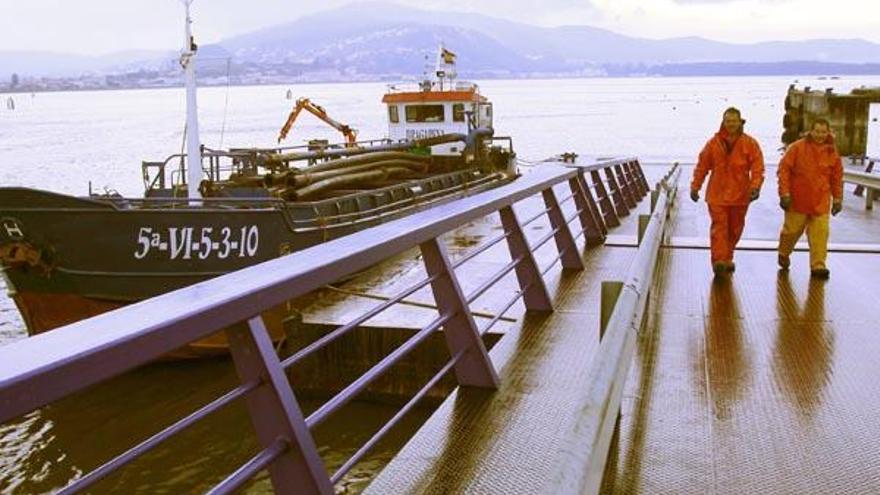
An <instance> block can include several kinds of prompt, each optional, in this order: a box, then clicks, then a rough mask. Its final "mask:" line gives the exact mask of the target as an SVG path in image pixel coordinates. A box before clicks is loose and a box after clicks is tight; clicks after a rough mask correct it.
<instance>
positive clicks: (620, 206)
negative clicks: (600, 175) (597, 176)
mask: <svg viewBox="0 0 880 495" xmlns="http://www.w3.org/2000/svg"><path fill="white" fill-rule="evenodd" d="M605 177H606V178H607V179H608V187H609V188H611V198H612V200H613V201H614V209H615V211H616V212H617V216H618V217H625V216H627V215H629V208H627V203H626V199H625V198H624V197H623V191H621V190H620V186H619V185H617V179H615V178H614V170H612V167H605Z"/></svg>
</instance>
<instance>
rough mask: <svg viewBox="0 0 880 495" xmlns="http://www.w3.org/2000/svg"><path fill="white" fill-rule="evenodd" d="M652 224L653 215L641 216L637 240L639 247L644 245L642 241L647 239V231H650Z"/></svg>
mask: <svg viewBox="0 0 880 495" xmlns="http://www.w3.org/2000/svg"><path fill="white" fill-rule="evenodd" d="M650 222H651V215H639V227H638V234H637V236H636V238H637V239H638V245H639V246H641V245H642V239H644V238H645V231H646V230H648V224H649V223H650Z"/></svg>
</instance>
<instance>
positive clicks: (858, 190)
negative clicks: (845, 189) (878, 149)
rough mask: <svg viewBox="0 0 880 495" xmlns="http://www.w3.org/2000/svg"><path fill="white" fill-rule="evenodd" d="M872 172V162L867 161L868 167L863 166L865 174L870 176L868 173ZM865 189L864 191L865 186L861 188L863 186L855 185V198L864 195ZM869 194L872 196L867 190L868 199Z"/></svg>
mask: <svg viewBox="0 0 880 495" xmlns="http://www.w3.org/2000/svg"><path fill="white" fill-rule="evenodd" d="M873 171H874V161H873V160H872V161H869V162H868V165H867V166H865V173H866V174H870V173H872V172H873ZM865 189H866V188H865V186H863V185H861V184H857V185H856V188H855V189H854V190H853V194H854V195H856V196H859V197H861V196H862V194H864V193H865ZM871 194H872V193H871V191H870V190H868V196H869V197H870V195H871Z"/></svg>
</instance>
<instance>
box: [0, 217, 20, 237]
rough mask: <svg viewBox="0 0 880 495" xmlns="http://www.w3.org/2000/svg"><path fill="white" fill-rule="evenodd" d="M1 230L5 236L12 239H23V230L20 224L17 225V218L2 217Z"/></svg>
mask: <svg viewBox="0 0 880 495" xmlns="http://www.w3.org/2000/svg"><path fill="white" fill-rule="evenodd" d="M2 223H3V230H4V231H5V232H6V236H7V237H9V238H10V239H13V240H16V241H17V240H20V239H24V231H22V230H21V225H19V223H18V220H16V219H14V218H4V219H3V220H2Z"/></svg>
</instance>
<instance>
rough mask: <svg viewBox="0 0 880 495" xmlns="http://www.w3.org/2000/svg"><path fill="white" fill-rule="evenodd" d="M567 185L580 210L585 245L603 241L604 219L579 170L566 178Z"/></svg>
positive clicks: (596, 244) (604, 231) (597, 243)
mask: <svg viewBox="0 0 880 495" xmlns="http://www.w3.org/2000/svg"><path fill="white" fill-rule="evenodd" d="M568 187H569V188H570V189H571V192H572V193H573V194H574V204H575V206H576V207H577V209H578V210H579V211H580V214H579V215H578V216H579V217H580V222H581V228H582V229H583V230H584V239H585V240H586V244H587V246H598V245H600V244H602V243H603V242H605V234H606V232H607V230H606V229H605V220H603V219H602V214H601V213H600V212H599V208H598V207H597V206H596V201H595V200H594V199H593V194H592V193H591V192H590V189H589V188H588V187H586V185H585V184H584V177H583V175H582V173H581V171H580V170H578V174H577V175H576V176H574V177H572V178H571V179H568Z"/></svg>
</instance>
